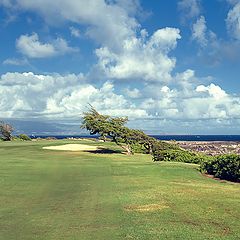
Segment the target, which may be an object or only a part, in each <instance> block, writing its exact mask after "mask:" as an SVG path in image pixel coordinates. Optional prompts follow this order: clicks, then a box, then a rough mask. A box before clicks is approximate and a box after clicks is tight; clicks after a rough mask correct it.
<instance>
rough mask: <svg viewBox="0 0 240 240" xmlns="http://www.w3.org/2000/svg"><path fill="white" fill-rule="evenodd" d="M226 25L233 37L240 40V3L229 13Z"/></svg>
mask: <svg viewBox="0 0 240 240" xmlns="http://www.w3.org/2000/svg"><path fill="white" fill-rule="evenodd" d="M226 23H227V28H228V31H229V33H230V34H231V36H232V37H233V38H234V39H237V40H240V2H237V3H236V4H235V5H234V6H233V8H232V9H231V10H230V11H229V12H228V16H227V19H226Z"/></svg>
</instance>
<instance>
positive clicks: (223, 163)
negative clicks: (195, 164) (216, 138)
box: [200, 154, 240, 182]
mask: <svg viewBox="0 0 240 240" xmlns="http://www.w3.org/2000/svg"><path fill="white" fill-rule="evenodd" d="M200 169H201V171H202V172H206V173H208V174H211V175H213V176H215V177H218V178H221V179H227V180H231V181H239V182H240V156H239V155H236V154H227V155H221V156H217V157H214V158H212V159H209V160H205V161H203V162H202V163H201V165H200Z"/></svg>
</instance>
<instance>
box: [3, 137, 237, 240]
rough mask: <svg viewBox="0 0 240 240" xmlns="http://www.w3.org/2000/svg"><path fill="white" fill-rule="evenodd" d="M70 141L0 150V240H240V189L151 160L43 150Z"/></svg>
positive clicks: (191, 168)
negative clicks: (44, 147)
mask: <svg viewBox="0 0 240 240" xmlns="http://www.w3.org/2000/svg"><path fill="white" fill-rule="evenodd" d="M73 142H74V143H76V141H66V140H65V141H39V142H10V143H6V142H1V143H0V189H1V192H0V239H1V240H11V239H18V240H19V239H20V240H28V239H29V240H30V239H31V240H33V239H34V240H35V239H44V240H46V239H47V240H49V239H56V240H60V239H69V240H73V239H80V240H84V239H94V240H97V239H103V240H108V239H110V240H112V239H144V240H146V239H156V240H157V239H163V240H165V239H180V240H182V239H183V240H188V239H194V240H195V239H204V240H205V239H213V240H218V239H236V240H237V239H240V221H239V219H240V184H234V183H230V182H220V181H216V180H214V179H210V178H206V177H204V176H202V175H201V174H200V173H199V172H198V171H197V169H196V168H197V166H196V165H192V164H184V163H168V162H160V163H153V162H152V161H151V157H150V156H148V155H140V154H139V155H137V154H136V155H134V156H126V155H123V154H94V153H87V152H62V151H51V150H43V149H42V147H43V146H47V145H59V144H65V143H73ZM81 143H86V144H89V142H88V141H81ZM91 144H99V143H91ZM101 144H103V143H101ZM105 146H108V147H110V148H112V149H117V147H114V145H112V144H111V143H108V144H105Z"/></svg>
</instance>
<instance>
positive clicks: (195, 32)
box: [192, 16, 207, 47]
mask: <svg viewBox="0 0 240 240" xmlns="http://www.w3.org/2000/svg"><path fill="white" fill-rule="evenodd" d="M206 34H207V26H206V20H205V17H204V16H201V17H200V18H199V19H198V20H197V22H196V23H194V24H193V27H192V39H193V40H196V41H197V42H198V43H199V44H200V46H202V47H205V46H206V45H207V37H206Z"/></svg>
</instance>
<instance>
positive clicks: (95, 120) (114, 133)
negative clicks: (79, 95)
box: [81, 105, 132, 154]
mask: <svg viewBox="0 0 240 240" xmlns="http://www.w3.org/2000/svg"><path fill="white" fill-rule="evenodd" d="M82 118H83V121H82V125H81V128H83V129H87V130H88V131H89V132H90V134H91V135H94V134H99V135H100V136H101V137H102V138H104V139H106V138H111V139H112V141H113V142H115V143H116V144H117V145H119V146H121V147H122V148H123V149H124V150H126V151H127V153H128V154H132V149H131V140H130V139H129V135H130V129H128V128H127V127H125V126H124V124H125V123H126V122H127V121H128V119H127V118H126V117H110V116H108V115H102V114H100V113H98V112H97V111H96V109H95V108H94V107H93V106H91V105H90V109H89V111H88V112H84V113H83V116H82Z"/></svg>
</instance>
